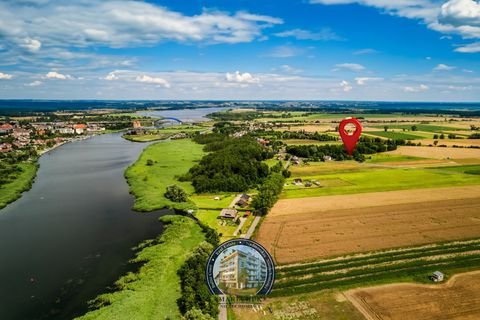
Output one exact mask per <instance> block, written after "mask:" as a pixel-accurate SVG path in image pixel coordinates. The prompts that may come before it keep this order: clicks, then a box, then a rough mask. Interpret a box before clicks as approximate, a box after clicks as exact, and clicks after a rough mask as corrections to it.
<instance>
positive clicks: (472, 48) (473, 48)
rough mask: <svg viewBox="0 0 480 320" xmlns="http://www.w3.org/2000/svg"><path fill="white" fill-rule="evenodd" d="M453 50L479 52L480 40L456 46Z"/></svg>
mask: <svg viewBox="0 0 480 320" xmlns="http://www.w3.org/2000/svg"><path fill="white" fill-rule="evenodd" d="M455 51H456V52H463V53H478V52H480V42H474V43H470V44H467V45H466V46H463V47H458V48H456V49H455Z"/></svg>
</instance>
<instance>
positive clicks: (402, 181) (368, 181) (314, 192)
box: [281, 168, 480, 199]
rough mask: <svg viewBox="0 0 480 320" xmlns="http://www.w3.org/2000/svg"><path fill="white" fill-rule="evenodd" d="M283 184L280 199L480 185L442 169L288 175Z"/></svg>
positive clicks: (474, 178)
mask: <svg viewBox="0 0 480 320" xmlns="http://www.w3.org/2000/svg"><path fill="white" fill-rule="evenodd" d="M317 172H318V171H317ZM298 177H302V178H303V179H304V180H305V179H312V180H316V181H318V182H319V183H320V187H318V186H315V185H313V186H312V187H304V186H294V185H293V183H292V182H293V179H295V178H298ZM332 180H336V181H339V180H341V181H342V182H343V183H337V184H335V185H332V184H330V183H329V181H332ZM287 182H288V184H289V186H287V187H285V188H284V190H283V192H282V194H281V198H283V199H292V198H303V197H316V196H324V195H336V194H353V193H365V192H376V191H390V190H407V189H420V188H435V187H453V186H462V185H475V184H480V176H479V175H472V174H464V173H462V172H454V171H449V170H446V169H442V168H438V169H437V170H428V169H416V168H376V169H371V170H369V169H368V168H364V169H363V170H359V171H358V170H357V171H356V172H346V173H337V174H317V175H309V174H308V171H306V172H303V174H302V175H297V174H295V173H293V172H292V177H291V178H290V179H288V180H287Z"/></svg>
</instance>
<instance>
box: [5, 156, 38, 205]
mask: <svg viewBox="0 0 480 320" xmlns="http://www.w3.org/2000/svg"><path fill="white" fill-rule="evenodd" d="M18 166H19V167H20V168H22V172H21V173H19V174H18V176H17V177H16V178H15V179H14V181H12V182H10V183H7V184H5V185H3V186H1V187H0V209H1V208H3V207H5V206H6V205H7V204H9V203H10V202H13V201H15V200H16V199H18V198H20V197H21V195H22V192H24V191H27V190H29V189H30V188H31V186H32V183H33V179H34V178H35V175H36V174H37V168H38V166H37V165H36V164H35V163H19V164H18Z"/></svg>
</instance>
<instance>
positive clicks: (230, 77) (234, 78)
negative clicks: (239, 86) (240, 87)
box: [225, 71, 260, 83]
mask: <svg viewBox="0 0 480 320" xmlns="http://www.w3.org/2000/svg"><path fill="white" fill-rule="evenodd" d="M225 79H226V80H227V81H229V82H239V83H258V82H259V81H260V79H258V78H255V77H254V76H252V75H251V74H250V73H248V72H245V73H240V72H239V71H235V73H229V72H227V73H226V74H225Z"/></svg>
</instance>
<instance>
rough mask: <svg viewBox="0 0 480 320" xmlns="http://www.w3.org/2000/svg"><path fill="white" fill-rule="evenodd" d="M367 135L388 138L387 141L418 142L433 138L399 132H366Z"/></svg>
mask: <svg viewBox="0 0 480 320" xmlns="http://www.w3.org/2000/svg"><path fill="white" fill-rule="evenodd" d="M365 133H366V134H369V135H372V136H377V137H382V138H387V139H394V140H400V139H402V140H416V139H425V138H431V135H427V136H424V135H422V134H411V133H405V132H397V131H365Z"/></svg>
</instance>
